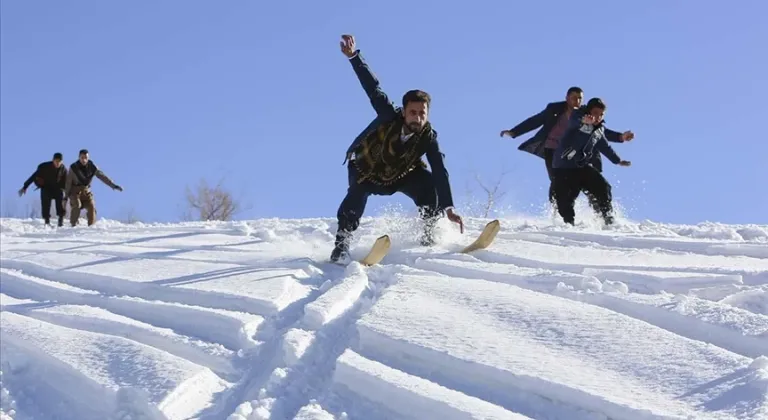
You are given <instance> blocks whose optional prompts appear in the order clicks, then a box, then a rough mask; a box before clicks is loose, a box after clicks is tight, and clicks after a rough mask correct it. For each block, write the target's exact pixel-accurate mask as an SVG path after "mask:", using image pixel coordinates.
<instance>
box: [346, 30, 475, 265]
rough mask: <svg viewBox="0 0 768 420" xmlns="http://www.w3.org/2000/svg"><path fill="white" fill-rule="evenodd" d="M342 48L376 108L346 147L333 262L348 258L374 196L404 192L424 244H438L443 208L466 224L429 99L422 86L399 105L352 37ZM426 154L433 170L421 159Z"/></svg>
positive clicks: (405, 96)
mask: <svg viewBox="0 0 768 420" xmlns="http://www.w3.org/2000/svg"><path fill="white" fill-rule="evenodd" d="M340 44H341V52H342V53H344V55H346V56H347V58H349V60H350V63H351V64H352V68H353V69H354V71H355V74H357V77H358V79H359V80H360V84H361V85H362V86H363V90H365V93H366V94H367V95H368V98H369V99H370V101H371V105H373V109H374V110H375V111H376V114H377V116H376V118H375V119H374V120H373V121H372V122H371V123H370V124H369V125H368V127H366V128H365V130H363V132H362V133H360V134H359V135H358V136H357V138H355V140H354V141H353V142H352V144H351V145H350V146H349V148H348V149H347V153H346V158H345V159H344V162H343V163H347V160H349V163H348V164H347V171H348V181H349V186H348V189H347V194H346V196H345V197H344V200H343V201H342V202H341V205H340V206H339V209H338V212H337V219H338V230H337V233H336V241H335V247H334V249H333V251H332V252H331V260H332V261H334V262H335V261H339V260H341V259H346V258H348V256H349V243H350V240H351V237H352V232H354V231H355V230H356V229H357V228H358V226H359V224H360V218H361V217H362V215H363V212H364V211H365V207H366V203H367V201H368V197H369V196H370V195H392V194H394V193H396V192H401V193H403V194H405V195H407V196H408V197H410V198H411V199H412V200H413V201H414V203H415V204H416V206H417V207H418V208H419V213H420V215H421V218H422V219H423V220H424V222H425V227H424V235H423V237H422V238H421V243H422V244H423V245H425V246H428V245H432V244H434V237H433V229H434V226H435V224H436V222H437V219H438V218H439V217H440V215H441V213H442V212H443V211H445V212H446V214H447V217H448V219H449V220H451V221H452V222H455V223H458V224H459V226H460V229H461V231H462V232H463V231H464V224H463V222H462V219H461V217H460V216H459V215H458V214H456V212H455V211H454V209H453V197H452V193H451V187H450V183H449V180H448V171H447V170H446V168H445V166H444V163H443V157H444V155H443V153H441V151H440V147H439V144H438V141H437V132H436V131H435V130H434V129H433V128H432V126H431V124H430V123H429V121H428V115H429V108H430V102H431V98H430V96H429V94H428V93H426V92H424V91H421V90H410V91H408V92H406V93H405V95H403V99H402V107H396V106H395V104H394V103H392V102H391V101H390V100H389V98H388V96H387V95H386V94H385V93H384V92H383V91H382V90H381V88H380V86H379V80H378V79H377V78H376V76H375V75H374V74H373V72H372V71H371V70H370V68H369V67H368V65H367V64H366V63H365V61H364V60H363V58H362V56H361V54H360V50H358V49H356V48H355V38H354V37H353V36H352V35H342V41H341V42H340ZM424 155H426V157H427V161H428V162H429V165H430V167H431V169H432V172H430V171H429V170H427V169H426V164H425V163H424V162H423V161H422V160H421V157H422V156H424Z"/></svg>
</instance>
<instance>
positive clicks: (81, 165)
mask: <svg viewBox="0 0 768 420" xmlns="http://www.w3.org/2000/svg"><path fill="white" fill-rule="evenodd" d="M94 176H95V177H96V178H99V180H101V182H103V183H105V184H107V186H109V187H110V188H112V189H113V190H117V191H122V190H123V188H122V187H121V186H119V185H117V184H115V183H114V182H112V180H111V179H109V177H108V176H107V175H106V174H104V172H102V171H101V169H99V167H98V166H96V164H95V163H93V161H92V160H91V159H90V154H89V153H88V150H87V149H82V150H80V153H79V156H78V160H77V161H76V162H75V163H73V164H72V165H70V166H69V173H68V174H67V182H66V186H65V187H64V193H65V194H66V195H67V197H68V198H69V222H70V224H72V227H75V226H77V221H78V219H79V218H80V211H81V210H82V209H83V208H85V209H86V211H87V216H88V226H91V225H92V224H94V223H96V200H95V199H94V197H93V191H91V181H92V180H93V177H94Z"/></svg>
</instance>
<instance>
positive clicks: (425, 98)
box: [403, 89, 432, 109]
mask: <svg viewBox="0 0 768 420" xmlns="http://www.w3.org/2000/svg"><path fill="white" fill-rule="evenodd" d="M410 102H424V103H426V104H427V108H429V106H430V104H431V102H432V98H431V97H430V96H429V94H428V93H427V92H424V91H423V90H418V89H413V90H409V91H408V92H405V95H403V109H405V108H406V107H407V106H408V103H410Z"/></svg>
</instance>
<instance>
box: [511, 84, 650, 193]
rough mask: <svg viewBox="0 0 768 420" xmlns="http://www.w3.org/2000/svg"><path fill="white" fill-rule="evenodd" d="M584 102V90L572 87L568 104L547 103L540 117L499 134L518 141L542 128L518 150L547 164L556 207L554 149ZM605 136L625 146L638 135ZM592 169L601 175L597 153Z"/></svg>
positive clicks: (616, 134)
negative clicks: (553, 184) (624, 143)
mask: <svg viewBox="0 0 768 420" xmlns="http://www.w3.org/2000/svg"><path fill="white" fill-rule="evenodd" d="M583 100H584V91H583V90H582V89H581V88H580V87H578V86H573V87H571V88H569V89H568V92H567V93H566V95H565V101H559V102H550V103H548V104H547V106H546V107H545V108H544V110H542V111H541V112H539V113H538V114H536V115H533V116H531V117H529V118H528V119H526V120H525V121H523V122H521V123H520V124H518V125H516V126H514V127H513V128H511V129H509V130H502V132H501V134H500V136H501V137H504V136H509V137H512V138H517V137H519V136H521V135H523V134H525V133H527V132H529V131H532V130H535V129H537V128H539V127H541V128H540V129H539V131H537V132H536V134H534V135H533V137H531V138H530V139H528V140H526V141H524V142H523V143H522V144H520V146H518V148H517V149H518V150H522V151H524V152H528V153H530V154H532V155H535V156H538V157H540V158H542V159H544V164H545V165H546V168H547V175H548V176H549V181H550V184H549V201H550V202H551V203H552V204H553V205H554V204H555V198H554V188H553V186H552V180H553V172H552V159H553V157H554V154H555V149H557V147H558V145H559V143H560V138H561V137H562V135H563V134H564V133H565V129H566V128H567V127H568V119H569V118H570V117H571V113H572V112H573V111H574V110H576V109H579V108H580V107H581V102H582V101H583ZM605 136H606V138H607V139H608V141H612V142H616V143H623V142H625V141H629V140H632V139H633V138H634V136H635V135H634V134H633V133H632V132H631V131H626V132H624V133H619V132H618V131H613V130H611V129H608V128H606V129H605ZM592 166H594V167H595V169H597V170H598V171H599V172H602V169H603V167H602V160H601V159H600V154H597V155H596V156H595V157H594V159H593V162H592ZM588 196H589V195H588ZM589 198H590V203H591V204H592V205H593V207H594V206H595V205H596V203H595V202H594V200H593V198H592V197H591V196H589Z"/></svg>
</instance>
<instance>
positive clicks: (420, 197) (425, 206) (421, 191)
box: [397, 168, 440, 246]
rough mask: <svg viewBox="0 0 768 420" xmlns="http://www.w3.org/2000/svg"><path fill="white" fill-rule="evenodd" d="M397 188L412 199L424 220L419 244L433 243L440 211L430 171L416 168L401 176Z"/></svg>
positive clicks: (427, 244) (428, 244) (429, 244)
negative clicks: (422, 233)
mask: <svg viewBox="0 0 768 420" xmlns="http://www.w3.org/2000/svg"><path fill="white" fill-rule="evenodd" d="M397 190H398V191H400V192H402V193H403V194H405V195H407V196H408V197H410V198H411V199H412V200H413V202H414V204H416V207H417V208H418V210H419V215H420V216H421V218H422V220H424V236H423V237H422V238H421V244H422V245H424V246H431V245H434V243H435V237H434V230H435V226H436V225H437V221H438V220H439V219H440V211H438V208H437V205H438V202H437V191H436V190H435V183H434V181H433V179H432V173H431V172H430V171H428V170H426V169H423V168H416V169H414V170H413V171H411V173H410V174H408V175H407V176H406V177H405V178H403V180H402V181H401V182H400V183H399V184H398V188H397Z"/></svg>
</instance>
